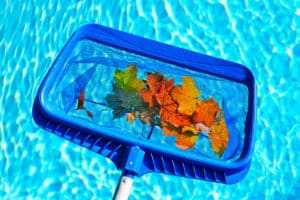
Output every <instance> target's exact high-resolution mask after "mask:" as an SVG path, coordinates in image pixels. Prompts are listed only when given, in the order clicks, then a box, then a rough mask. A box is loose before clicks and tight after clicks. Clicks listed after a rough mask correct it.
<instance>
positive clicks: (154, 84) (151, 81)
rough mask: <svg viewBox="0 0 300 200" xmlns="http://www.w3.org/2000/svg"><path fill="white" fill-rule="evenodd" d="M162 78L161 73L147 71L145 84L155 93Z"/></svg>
mask: <svg viewBox="0 0 300 200" xmlns="http://www.w3.org/2000/svg"><path fill="white" fill-rule="evenodd" d="M162 80H163V75H162V74H159V73H155V74H151V73H149V74H148V75H147V81H146V83H147V85H148V87H149V89H150V91H151V92H152V94H156V93H157V92H158V90H159V89H160V86H161V82H162Z"/></svg>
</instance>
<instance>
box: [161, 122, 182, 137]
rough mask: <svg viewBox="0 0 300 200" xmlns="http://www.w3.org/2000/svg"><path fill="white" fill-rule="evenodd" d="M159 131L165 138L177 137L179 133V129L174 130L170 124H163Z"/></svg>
mask: <svg viewBox="0 0 300 200" xmlns="http://www.w3.org/2000/svg"><path fill="white" fill-rule="evenodd" d="M161 129H162V131H163V132H164V134H165V135H167V136H173V135H177V134H178V133H180V129H179V128H176V127H175V126H173V125H172V124H169V123H163V125H162V126H161Z"/></svg>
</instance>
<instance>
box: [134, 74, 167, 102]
mask: <svg viewBox="0 0 300 200" xmlns="http://www.w3.org/2000/svg"><path fill="white" fill-rule="evenodd" d="M162 78H163V75H162V74H159V73H155V74H151V73H149V74H148V75H147V81H146V83H147V86H148V87H149V88H148V89H143V90H142V91H141V92H140V94H141V96H142V97H143V99H144V102H147V103H149V107H150V108H153V107H154V106H155V105H156V104H157V101H156V98H155V94H156V93H157V92H158V90H159V89H160V86H161V81H162Z"/></svg>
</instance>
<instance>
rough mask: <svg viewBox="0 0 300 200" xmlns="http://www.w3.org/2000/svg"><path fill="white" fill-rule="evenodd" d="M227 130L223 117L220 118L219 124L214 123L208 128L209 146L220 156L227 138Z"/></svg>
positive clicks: (225, 145)
mask: <svg viewBox="0 0 300 200" xmlns="http://www.w3.org/2000/svg"><path fill="white" fill-rule="evenodd" d="M229 137H230V135H229V132H228V130H227V127H226V124H225V119H224V117H223V118H221V119H220V123H219V124H214V125H212V127H211V128H210V132H209V135H208V138H209V140H210V142H211V146H212V148H213V150H214V152H215V154H217V155H218V156H222V155H223V153H224V151H225V149H226V147H227V143H228V140H229Z"/></svg>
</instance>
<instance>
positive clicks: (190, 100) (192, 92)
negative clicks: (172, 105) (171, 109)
mask: <svg viewBox="0 0 300 200" xmlns="http://www.w3.org/2000/svg"><path fill="white" fill-rule="evenodd" d="M182 81H183V85H182V86H180V85H179V86H176V87H175V88H174V89H173V90H172V91H171V95H172V97H173V99H174V100H175V101H176V102H177V103H178V104H179V107H178V112H179V113H180V114H184V115H192V114H193V112H194V111H195V110H196V109H197V107H198V97H199V96H200V92H199V91H198V88H197V87H196V85H195V82H194V80H193V78H192V77H189V76H183V77H182Z"/></svg>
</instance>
